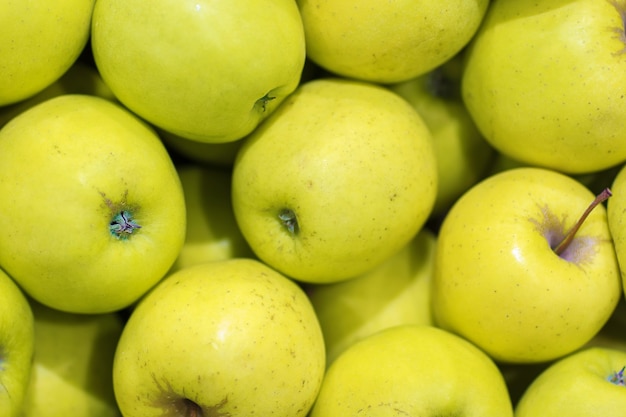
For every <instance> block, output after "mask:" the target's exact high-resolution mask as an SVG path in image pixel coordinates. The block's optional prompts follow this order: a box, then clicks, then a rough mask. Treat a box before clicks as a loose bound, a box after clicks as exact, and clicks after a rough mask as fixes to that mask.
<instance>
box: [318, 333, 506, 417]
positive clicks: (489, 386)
mask: <svg viewBox="0 0 626 417" xmlns="http://www.w3.org/2000/svg"><path fill="white" fill-rule="evenodd" d="M357 415H367V416H420V417H438V416H457V415H459V416H461V415H462V416H468V417H470V416H471V417H485V416H494V417H495V416H498V417H507V416H511V417H512V416H513V407H512V404H511V401H510V399H509V395H508V392H507V389H506V385H505V383H504V379H503V377H502V374H501V373H500V371H499V370H498V368H497V367H496V365H495V363H494V362H493V361H492V360H491V358H489V356H487V355H486V354H485V353H484V352H482V351H481V350H480V349H478V348H477V347H476V346H474V345H473V344H471V343H469V342H468V341H467V340H465V339H463V338H461V337H458V336H456V335H454V334H452V333H449V332H446V331H444V330H442V329H439V328H436V327H432V326H418V325H404V326H396V327H391V328H388V329H385V330H382V331H380V332H378V333H375V334H373V335H371V336H369V337H367V338H365V339H362V340H361V341H359V342H357V343H355V344H354V345H352V346H351V347H349V348H348V349H347V350H346V351H344V352H343V353H342V354H341V356H339V357H338V358H337V359H336V360H335V362H333V363H332V365H331V366H330V368H329V369H328V371H327V373H326V376H325V377H324V382H323V383H322V388H321V390H320V393H319V395H318V397H317V401H316V403H315V405H314V406H313V409H312V410H311V414H310V417H346V416H357Z"/></svg>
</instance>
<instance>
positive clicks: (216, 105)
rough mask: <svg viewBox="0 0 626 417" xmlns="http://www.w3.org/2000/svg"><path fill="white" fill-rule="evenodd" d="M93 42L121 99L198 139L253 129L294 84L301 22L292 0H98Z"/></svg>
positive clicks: (226, 137)
mask: <svg viewBox="0 0 626 417" xmlns="http://www.w3.org/2000/svg"><path fill="white" fill-rule="evenodd" d="M91 42H92V49H93V54H94V59H95V62H96V65H97V67H98V70H99V71H100V73H101V74H102V77H103V78H104V80H105V81H106V82H107V84H108V85H109V86H110V87H111V89H112V90H113V92H114V93H115V95H116V96H117V97H118V98H119V100H120V101H121V102H122V103H123V104H124V105H126V106H127V107H128V108H129V109H131V110H132V111H133V112H135V113H137V114H138V115H139V116H141V117H142V118H144V119H145V120H147V121H149V122H150V123H152V124H153V125H155V126H158V127H159V128H161V129H163V130H166V131H168V132H172V133H174V134H175V135H178V136H181V137H183V138H187V139H193V140H197V141H201V142H211V143H219V142H230V141H233V140H236V139H240V138H242V137H244V136H245V135H247V134H248V133H250V132H251V131H252V130H253V129H254V128H255V127H256V126H257V124H258V123H259V122H260V121H261V120H263V119H264V118H265V117H267V116H268V115H269V114H270V113H272V111H273V110H274V108H275V107H276V106H277V105H278V104H279V103H280V102H281V101H282V100H283V99H284V98H285V96H287V95H288V94H290V93H291V92H292V91H293V90H294V89H295V88H296V87H297V85H298V82H299V80H300V76H301V73H302V69H303V67H304V60H305V53H306V50H305V45H304V30H303V28H302V20H301V18H300V14H299V13H298V8H297V6H296V4H295V2H294V1H293V0H272V1H261V0H230V1H208V0H198V1H194V2H186V1H182V2H181V1H179V0H157V1H150V2H145V1H142V0H125V1H117V0H99V1H98V2H97V3H96V6H95V8H94V12H93V23H92V38H91Z"/></svg>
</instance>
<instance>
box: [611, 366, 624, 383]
mask: <svg viewBox="0 0 626 417" xmlns="http://www.w3.org/2000/svg"><path fill="white" fill-rule="evenodd" d="M624 370H626V366H624V367H623V368H622V370H621V371H619V372H613V373H612V374H611V375H609V377H608V378H607V381H609V382H610V383H611V384H615V385H618V386H620V387H626V382H624Z"/></svg>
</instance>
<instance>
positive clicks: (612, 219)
mask: <svg viewBox="0 0 626 417" xmlns="http://www.w3.org/2000/svg"><path fill="white" fill-rule="evenodd" d="M612 189H613V193H614V197H613V198H611V199H610V200H609V201H608V203H607V213H608V216H609V229H610V230H611V235H612V237H613V242H614V244H615V252H616V253H617V260H618V262H619V265H620V271H621V276H622V287H623V290H624V294H626V166H623V167H622V168H621V169H620V171H619V172H618V174H617V176H616V177H615V179H614V180H613V185H612Z"/></svg>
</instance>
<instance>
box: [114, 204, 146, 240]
mask: <svg viewBox="0 0 626 417" xmlns="http://www.w3.org/2000/svg"><path fill="white" fill-rule="evenodd" d="M137 229H141V226H140V225H139V224H137V223H136V222H135V221H134V220H133V217H132V214H131V213H130V212H128V211H126V210H122V211H120V212H119V213H117V214H115V216H113V220H111V223H109V231H110V232H111V235H112V236H114V237H116V238H117V239H122V240H124V239H128V237H129V236H130V235H132V234H133V232H134V231H135V230H137Z"/></svg>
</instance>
